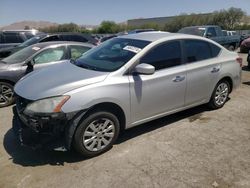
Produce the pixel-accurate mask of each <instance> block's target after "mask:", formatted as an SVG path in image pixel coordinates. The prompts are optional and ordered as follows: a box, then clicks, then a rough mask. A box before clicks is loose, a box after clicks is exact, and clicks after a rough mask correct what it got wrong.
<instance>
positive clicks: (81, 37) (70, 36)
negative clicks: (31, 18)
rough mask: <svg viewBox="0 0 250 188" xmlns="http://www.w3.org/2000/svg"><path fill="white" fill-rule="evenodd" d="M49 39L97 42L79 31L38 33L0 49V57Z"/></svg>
mask: <svg viewBox="0 0 250 188" xmlns="http://www.w3.org/2000/svg"><path fill="white" fill-rule="evenodd" d="M49 41H75V42H84V43H91V44H94V45H96V44H97V41H96V40H95V39H94V38H92V37H91V36H90V35H89V34H80V33H56V34H40V35H37V36H34V37H32V38H30V39H29V40H27V41H25V42H23V43H22V44H20V45H18V46H15V47H9V48H3V49H0V59H2V58H5V57H8V56H9V55H11V54H13V53H15V52H17V51H19V50H21V49H23V48H25V47H27V46H30V45H33V44H36V43H41V42H49Z"/></svg>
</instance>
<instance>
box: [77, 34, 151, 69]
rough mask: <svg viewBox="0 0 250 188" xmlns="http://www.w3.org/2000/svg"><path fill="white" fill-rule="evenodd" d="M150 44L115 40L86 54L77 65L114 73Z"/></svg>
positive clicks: (147, 42) (121, 39) (138, 41)
mask: <svg viewBox="0 0 250 188" xmlns="http://www.w3.org/2000/svg"><path fill="white" fill-rule="evenodd" d="M149 43H150V42H149V41H143V40H135V39H124V38H113V39H110V40H108V41H106V42H104V43H103V44H101V45H100V46H98V47H95V48H93V49H91V50H89V51H88V52H86V53H84V54H83V55H82V56H81V57H80V58H79V59H77V60H76V61H75V63H74V64H75V65H76V66H79V67H82V68H86V69H91V70H96V71H103V72H112V71H115V70H117V69H119V68H120V67H122V66H123V65H124V64H126V63H127V62H128V61H129V60H130V59H131V58H132V57H134V56H135V54H137V53H138V52H140V50H142V49H143V48H144V47H145V46H147V45H148V44H149Z"/></svg>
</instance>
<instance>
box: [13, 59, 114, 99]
mask: <svg viewBox="0 0 250 188" xmlns="http://www.w3.org/2000/svg"><path fill="white" fill-rule="evenodd" d="M108 74H109V73H107V72H98V71H93V70H87V69H84V68H80V67H77V66H76V65H73V64H72V63H70V62H66V63H61V64H57V65H53V66H50V67H48V68H44V69H42V70H38V71H34V72H32V73H30V74H28V75H26V76H25V77H24V78H22V79H21V80H20V81H19V82H17V84H16V85H15V88H14V90H15V93H16V94H17V95H19V96H21V97H23V98H26V99H29V100H38V99H42V98H46V97H52V96H58V95H62V94H64V93H66V92H68V91H71V90H74V89H77V88H80V87H83V86H86V85H90V84H94V83H97V82H101V81H103V80H104V79H105V78H106V77H107V75H108Z"/></svg>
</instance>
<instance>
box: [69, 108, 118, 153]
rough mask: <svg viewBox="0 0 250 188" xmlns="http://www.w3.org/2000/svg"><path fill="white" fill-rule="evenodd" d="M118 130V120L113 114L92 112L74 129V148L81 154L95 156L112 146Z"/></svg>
mask: <svg viewBox="0 0 250 188" xmlns="http://www.w3.org/2000/svg"><path fill="white" fill-rule="evenodd" d="M119 131H120V125H119V120H118V118H117V117H116V116H115V115H114V114H112V113H110V112H104V111H103V112H95V113H92V114H90V115H89V116H88V117H87V118H86V119H84V120H83V121H82V122H80V124H79V126H78V128H77V129H76V132H75V136H74V143H73V144H74V148H75V149H76V150H77V151H78V152H79V153H80V154H82V155H83V156H86V157H94V156H97V155H99V154H101V153H103V152H105V151H107V150H109V149H110V148H111V147H112V145H113V144H114V142H115V141H116V139H117V137H118V135H119Z"/></svg>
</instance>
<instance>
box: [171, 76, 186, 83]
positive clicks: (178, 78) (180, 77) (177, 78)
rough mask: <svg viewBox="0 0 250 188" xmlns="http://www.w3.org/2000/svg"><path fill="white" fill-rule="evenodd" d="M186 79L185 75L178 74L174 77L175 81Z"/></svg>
mask: <svg viewBox="0 0 250 188" xmlns="http://www.w3.org/2000/svg"><path fill="white" fill-rule="evenodd" d="M183 80H185V76H176V77H175V78H174V79H173V82H181V81H183Z"/></svg>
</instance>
